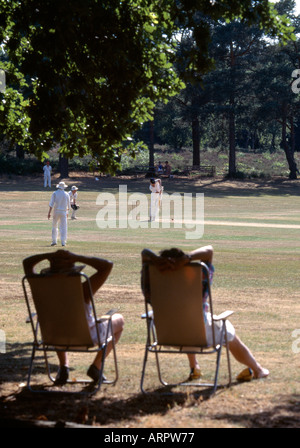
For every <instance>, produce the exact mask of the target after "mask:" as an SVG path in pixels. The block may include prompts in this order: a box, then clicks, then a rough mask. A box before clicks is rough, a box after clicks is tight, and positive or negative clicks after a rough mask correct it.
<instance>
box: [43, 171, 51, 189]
mask: <svg viewBox="0 0 300 448" xmlns="http://www.w3.org/2000/svg"><path fill="white" fill-rule="evenodd" d="M47 184H48V187H51V174H50V173H46V174H44V187H45V188H46V187H47Z"/></svg>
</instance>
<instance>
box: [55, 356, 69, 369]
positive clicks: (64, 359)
mask: <svg viewBox="0 0 300 448" xmlns="http://www.w3.org/2000/svg"><path fill="white" fill-rule="evenodd" d="M56 353H57V357H58V360H59V365H60V366H61V367H62V366H66V367H69V360H68V355H67V353H66V352H56Z"/></svg>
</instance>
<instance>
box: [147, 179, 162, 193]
mask: <svg viewBox="0 0 300 448" xmlns="http://www.w3.org/2000/svg"><path fill="white" fill-rule="evenodd" d="M149 190H150V191H151V193H160V192H161V183H160V182H159V181H155V185H154V187H153V185H151V184H150V185H149Z"/></svg>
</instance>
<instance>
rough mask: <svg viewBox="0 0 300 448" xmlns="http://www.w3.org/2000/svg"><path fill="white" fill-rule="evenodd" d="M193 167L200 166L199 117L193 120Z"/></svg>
mask: <svg viewBox="0 0 300 448" xmlns="http://www.w3.org/2000/svg"><path fill="white" fill-rule="evenodd" d="M192 139H193V167H199V166H200V125H199V119H198V117H194V119H193V121H192Z"/></svg>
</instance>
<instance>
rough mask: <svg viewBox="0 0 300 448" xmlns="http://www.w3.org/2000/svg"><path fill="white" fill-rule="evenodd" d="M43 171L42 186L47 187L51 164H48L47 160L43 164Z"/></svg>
mask: <svg viewBox="0 0 300 448" xmlns="http://www.w3.org/2000/svg"><path fill="white" fill-rule="evenodd" d="M43 171H44V188H46V187H47V184H48V187H51V171H52V166H51V165H50V162H49V161H47V164H46V165H44V168H43Z"/></svg>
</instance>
